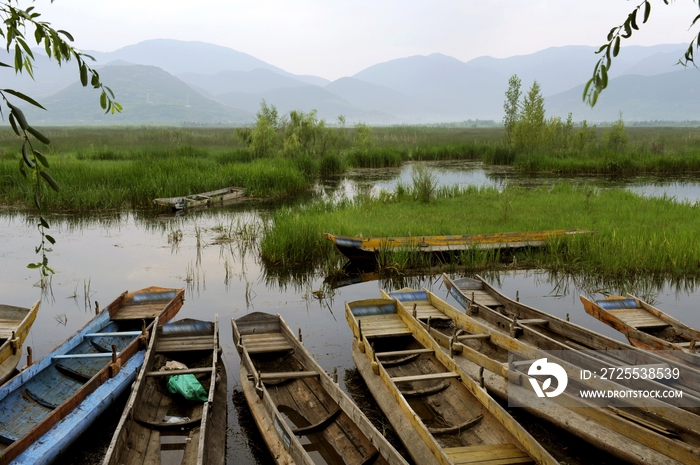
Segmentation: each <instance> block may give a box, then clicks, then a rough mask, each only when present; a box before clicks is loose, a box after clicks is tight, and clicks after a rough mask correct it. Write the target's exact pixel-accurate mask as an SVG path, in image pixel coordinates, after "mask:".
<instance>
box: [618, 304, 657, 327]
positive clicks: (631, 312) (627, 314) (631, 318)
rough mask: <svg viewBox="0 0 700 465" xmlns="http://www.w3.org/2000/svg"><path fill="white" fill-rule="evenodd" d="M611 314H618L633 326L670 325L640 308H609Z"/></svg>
mask: <svg viewBox="0 0 700 465" xmlns="http://www.w3.org/2000/svg"><path fill="white" fill-rule="evenodd" d="M608 311H609V312H610V314H611V315H614V316H616V317H617V318H619V319H620V320H622V321H623V322H624V323H625V324H628V325H629V326H632V327H633V328H638V329H642V328H663V327H665V326H670V325H669V324H668V323H666V322H665V321H664V320H662V319H660V318H658V317H656V316H654V315H652V314H651V313H649V312H647V311H646V310H640V309H636V308H633V309H626V308H625V309H620V310H608Z"/></svg>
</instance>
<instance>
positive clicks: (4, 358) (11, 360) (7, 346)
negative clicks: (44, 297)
mask: <svg viewBox="0 0 700 465" xmlns="http://www.w3.org/2000/svg"><path fill="white" fill-rule="evenodd" d="M39 304H40V302H39V301H37V302H36V303H35V304H34V305H33V306H32V308H23V307H13V306H11V305H0V385H2V384H3V383H4V382H5V381H7V380H8V379H10V377H11V376H12V375H13V374H14V373H15V368H16V367H17V363H19V360H20V358H22V344H24V340H25V339H26V338H27V335H28V334H29V330H30V329H31V327H32V324H34V320H35V319H36V314H37V313H38V312H39Z"/></svg>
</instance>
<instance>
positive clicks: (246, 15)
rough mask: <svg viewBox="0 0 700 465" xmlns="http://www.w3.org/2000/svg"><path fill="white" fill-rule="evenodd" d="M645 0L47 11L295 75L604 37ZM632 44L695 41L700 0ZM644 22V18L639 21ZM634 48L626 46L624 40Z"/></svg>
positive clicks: (684, 2)
mask: <svg viewBox="0 0 700 465" xmlns="http://www.w3.org/2000/svg"><path fill="white" fill-rule="evenodd" d="M640 1H641V0H634V1H625V0H584V1H574V0H550V1H544V0H462V1H458V0H356V1H351V0H294V1H291V0H289V1H284V0H247V1H237V0H196V1H193V0H189V1H181V0H55V1H54V3H49V2H48V1H46V0H41V1H37V2H35V3H28V2H26V0H24V1H23V2H22V4H23V5H29V4H34V5H35V6H36V7H37V9H38V10H39V11H40V12H42V13H43V19H44V20H46V21H49V22H51V23H52V25H53V26H54V27H56V28H59V29H65V30H67V31H69V32H71V33H72V34H73V36H74V37H75V39H76V42H75V45H76V46H77V47H78V48H80V49H83V50H97V51H102V52H109V51H113V50H116V49H118V48H121V47H123V46H126V45H131V44H134V43H137V42H140V41H142V40H147V39H156V38H168V39H179V40H188V41H189V40H196V41H202V42H209V43H213V44H217V45H223V46H226V47H231V48H233V49H235V50H238V51H240V52H245V53H248V54H250V55H253V56H255V57H256V58H259V59H261V60H263V61H266V62H268V63H270V64H272V65H275V66H278V67H280V68H283V69H285V70H286V71H289V72H291V73H295V74H313V75H317V76H321V77H324V78H327V79H331V80H334V79H337V78H339V77H343V76H350V75H353V74H355V73H357V72H358V71H361V70H362V69H364V68H366V67H368V66H371V65H373V64H376V63H380V62H384V61H388V60H392V59H395V58H401V57H406V56H411V55H428V54H430V53H435V52H439V53H443V54H445V55H450V56H453V57H455V58H458V59H460V60H463V61H468V60H470V59H472V58H475V57H478V56H483V55H490V56H494V57H499V58H502V57H508V56H513V55H522V54H527V53H532V52H535V51H538V50H542V49H544V48H548V47H553V46H561V45H601V44H602V43H604V41H605V37H606V35H607V33H608V31H609V30H610V28H611V27H613V26H615V25H618V24H621V23H622V22H623V21H624V20H625V18H626V17H627V14H628V13H629V12H630V11H632V9H633V8H634V7H635V6H636V5H637V4H638V3H639V2H640ZM651 3H652V14H651V18H650V19H649V21H648V23H647V24H645V25H642V26H641V31H638V32H636V34H635V36H634V37H633V38H632V39H630V40H628V41H627V42H626V43H627V44H639V45H652V44H668V43H673V44H676V43H687V42H689V41H690V39H691V38H692V37H693V33H695V34H697V32H698V30H697V28H695V29H693V30H689V29H688V28H689V26H690V23H691V21H692V19H693V18H694V17H695V16H696V15H697V14H698V6H697V4H696V3H695V2H694V1H693V0H676V1H675V2H674V3H672V4H671V5H668V6H667V5H664V3H663V2H662V1H661V0H651ZM639 23H640V25H641V21H640V22H639ZM623 50H624V48H623Z"/></svg>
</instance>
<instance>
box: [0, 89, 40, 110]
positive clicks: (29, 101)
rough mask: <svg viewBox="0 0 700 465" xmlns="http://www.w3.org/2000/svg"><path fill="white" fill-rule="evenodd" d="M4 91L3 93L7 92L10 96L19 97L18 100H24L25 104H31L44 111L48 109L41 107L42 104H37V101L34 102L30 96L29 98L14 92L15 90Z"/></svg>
mask: <svg viewBox="0 0 700 465" xmlns="http://www.w3.org/2000/svg"><path fill="white" fill-rule="evenodd" d="M2 91H3V92H7V93H8V94H10V95H14V96H15V97H17V98H21V99H22V100H24V101H25V102H27V103H31V104H32V105H34V106H35V107H39V108H41V109H42V110H46V108H44V107H43V106H41V104H40V103H39V102H37V101H36V100H34V99H33V98H31V97H29V96H27V95H24V94H23V93H22V92H17V91H16V90H13V89H2Z"/></svg>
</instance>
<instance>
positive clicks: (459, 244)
mask: <svg viewBox="0 0 700 465" xmlns="http://www.w3.org/2000/svg"><path fill="white" fill-rule="evenodd" d="M577 234H592V233H591V232H589V231H582V230H563V229H562V230H551V231H526V232H512V233H493V234H464V235H452V236H411V237H366V238H365V237H353V236H338V235H335V234H330V233H325V234H324V237H325V238H326V239H328V240H329V241H331V242H333V243H334V244H335V246H336V247H337V248H338V250H339V251H340V252H341V253H342V254H343V255H345V256H346V257H347V258H349V259H350V260H351V261H358V262H362V261H368V260H375V259H376V256H377V255H378V254H380V253H392V252H398V251H412V252H420V253H430V254H437V255H450V254H455V253H461V252H464V251H468V250H493V249H500V250H515V249H521V248H526V247H542V246H544V245H546V243H547V241H549V240H551V239H555V238H561V237H565V236H571V235H577Z"/></svg>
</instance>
